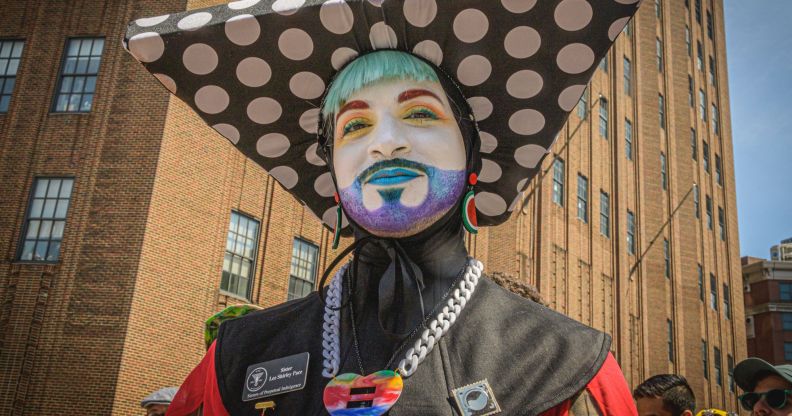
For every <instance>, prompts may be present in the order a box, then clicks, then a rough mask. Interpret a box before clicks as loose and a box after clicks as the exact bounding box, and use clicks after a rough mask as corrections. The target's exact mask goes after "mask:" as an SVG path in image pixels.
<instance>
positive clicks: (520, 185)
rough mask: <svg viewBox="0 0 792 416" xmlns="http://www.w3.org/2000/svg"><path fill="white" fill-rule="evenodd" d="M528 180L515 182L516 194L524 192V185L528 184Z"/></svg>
mask: <svg viewBox="0 0 792 416" xmlns="http://www.w3.org/2000/svg"><path fill="white" fill-rule="evenodd" d="M528 180H529V178H524V179H520V182H517V192H522V191H524V190H525V185H527V184H528Z"/></svg>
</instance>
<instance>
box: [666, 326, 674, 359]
mask: <svg viewBox="0 0 792 416" xmlns="http://www.w3.org/2000/svg"><path fill="white" fill-rule="evenodd" d="M666 324H667V326H668V361H670V362H672V363H673V362H674V323H673V322H671V320H670V319H666Z"/></svg>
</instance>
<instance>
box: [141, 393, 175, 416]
mask: <svg viewBox="0 0 792 416" xmlns="http://www.w3.org/2000/svg"><path fill="white" fill-rule="evenodd" d="M178 390H179V389H178V388H176V387H165V388H161V389H159V390H157V391H155V392H153V393H151V394H149V395H148V396H146V398H145V399H143V400H142V401H141V402H140V407H142V408H143V409H145V410H146V416H165V412H166V411H167V410H168V406H169V405H170V403H171V401H173V396H175V395H176V392H177V391H178Z"/></svg>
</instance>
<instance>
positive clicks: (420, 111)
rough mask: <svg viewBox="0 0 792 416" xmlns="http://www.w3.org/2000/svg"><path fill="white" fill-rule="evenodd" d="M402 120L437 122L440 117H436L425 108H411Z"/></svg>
mask: <svg viewBox="0 0 792 416" xmlns="http://www.w3.org/2000/svg"><path fill="white" fill-rule="evenodd" d="M404 118H405V119H412V120H438V119H439V118H440V117H438V116H437V114H435V113H434V111H432V110H430V109H428V108H426V107H413V108H411V109H410V111H409V112H407V115H406V116H405V117H404Z"/></svg>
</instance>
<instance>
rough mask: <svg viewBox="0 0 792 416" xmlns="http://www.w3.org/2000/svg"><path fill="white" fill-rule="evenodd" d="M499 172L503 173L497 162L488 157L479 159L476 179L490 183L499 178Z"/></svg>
mask: <svg viewBox="0 0 792 416" xmlns="http://www.w3.org/2000/svg"><path fill="white" fill-rule="evenodd" d="M501 174H503V171H502V170H501V167H500V166H499V165H498V164H497V163H495V162H493V161H491V160H489V159H481V172H480V173H479V175H478V180H480V181H481V182H484V183H492V182H495V181H497V180H498V179H500V177H501Z"/></svg>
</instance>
